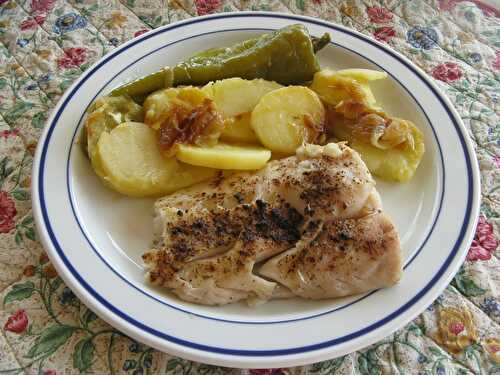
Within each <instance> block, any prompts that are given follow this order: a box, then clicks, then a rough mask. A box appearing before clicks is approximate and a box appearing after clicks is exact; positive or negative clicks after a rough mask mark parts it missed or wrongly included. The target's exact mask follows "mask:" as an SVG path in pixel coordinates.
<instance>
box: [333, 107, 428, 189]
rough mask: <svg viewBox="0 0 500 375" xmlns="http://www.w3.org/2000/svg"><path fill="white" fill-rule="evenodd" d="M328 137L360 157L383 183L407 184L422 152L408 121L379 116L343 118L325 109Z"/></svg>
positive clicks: (419, 139) (420, 140)
mask: <svg viewBox="0 0 500 375" xmlns="http://www.w3.org/2000/svg"><path fill="white" fill-rule="evenodd" d="M328 122H329V124H328V128H329V130H330V132H331V134H332V135H334V136H335V137H336V138H337V139H339V140H341V141H348V142H349V146H351V147H352V148H353V149H355V150H356V151H358V152H359V153H360V154H361V157H362V159H363V161H364V162H365V163H366V165H367V167H368V169H369V170H370V172H372V173H373V174H374V175H376V176H379V177H381V178H383V179H385V180H390V181H399V182H405V181H409V180H410V179H411V178H412V177H413V175H414V174H415V171H416V169H417V167H418V165H419V164H420V161H421V160H422V157H423V155H424V152H425V145H424V137H423V134H422V132H421V131H420V130H419V129H418V128H417V127H416V126H415V125H414V124H413V123H412V122H410V121H407V120H403V119H398V118H394V117H389V116H387V115H386V114H385V113H383V112H378V113H368V114H362V115H360V117H357V118H354V117H353V118H346V117H345V116H342V115H341V114H339V113H332V111H331V110H330V109H329V113H328Z"/></svg>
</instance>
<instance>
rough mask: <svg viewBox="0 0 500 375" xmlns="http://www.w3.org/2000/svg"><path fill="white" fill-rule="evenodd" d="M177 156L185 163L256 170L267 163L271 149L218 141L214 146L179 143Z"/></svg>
mask: <svg viewBox="0 0 500 375" xmlns="http://www.w3.org/2000/svg"><path fill="white" fill-rule="evenodd" d="M177 158H178V159H179V160H180V161H183V162H184V163H188V164H192V165H198V166H203V167H210V168H218V169H237V170H254V169H260V168H262V167H263V166H264V165H266V163H267V161H268V160H269V159H270V158H271V151H269V150H266V149H265V148H262V147H254V146H237V145H228V144H224V143H218V144H216V145H215V146H213V147H197V146H187V145H179V150H178V151H177Z"/></svg>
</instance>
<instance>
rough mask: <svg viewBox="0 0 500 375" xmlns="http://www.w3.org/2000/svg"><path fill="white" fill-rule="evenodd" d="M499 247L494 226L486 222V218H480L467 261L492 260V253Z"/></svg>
mask: <svg viewBox="0 0 500 375" xmlns="http://www.w3.org/2000/svg"><path fill="white" fill-rule="evenodd" d="M497 246H498V243H497V240H496V239H495V236H494V235H493V226H492V225H491V224H490V223H488V222H487V221H486V217H484V216H483V215H481V216H479V222H478V224H477V228H476V235H475V236H474V240H473V241H472V245H471V247H470V249H469V253H468V254H467V260H469V261H472V262H474V261H477V260H488V259H491V253H492V252H494V251H495V250H496V248H497Z"/></svg>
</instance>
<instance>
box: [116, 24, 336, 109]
mask: <svg viewBox="0 0 500 375" xmlns="http://www.w3.org/2000/svg"><path fill="white" fill-rule="evenodd" d="M329 42H330V35H329V34H324V35H323V36H322V37H321V38H319V39H318V38H311V36H310V35H309V33H308V32H307V29H306V28H305V27H304V26H302V25H300V24H297V25H291V26H287V27H284V28H282V29H280V30H277V31H275V32H272V33H269V34H264V35H262V36H260V37H258V38H254V39H249V40H245V41H243V42H241V43H238V44H235V45H233V46H231V47H225V48H224V47H223V48H212V49H209V50H206V51H203V52H201V53H198V54H196V55H194V56H192V57H190V58H188V59H187V60H186V61H183V62H181V63H179V64H178V65H176V66H174V67H172V68H170V67H165V68H163V69H162V70H160V71H158V72H156V73H153V74H150V75H148V76H145V77H142V78H139V79H137V80H135V81H133V82H131V83H128V84H125V85H123V86H120V87H118V88H116V89H115V90H113V91H112V92H111V94H110V95H112V96H117V95H124V94H126V95H130V96H131V97H133V98H134V99H135V100H136V101H138V102H142V100H144V98H145V97H146V96H147V94H149V93H151V92H153V91H155V90H158V89H161V88H164V87H172V86H177V85H203V84H205V83H207V82H210V81H214V80H218V79H224V78H230V77H241V78H246V79H254V78H264V79H267V80H270V81H276V82H278V83H281V84H284V85H289V84H299V83H303V82H306V81H309V80H311V79H312V77H313V75H314V73H315V72H317V71H318V70H319V64H318V61H317V59H316V56H315V52H317V51H319V50H320V49H322V48H323V47H324V46H325V45H326V44H328V43H329Z"/></svg>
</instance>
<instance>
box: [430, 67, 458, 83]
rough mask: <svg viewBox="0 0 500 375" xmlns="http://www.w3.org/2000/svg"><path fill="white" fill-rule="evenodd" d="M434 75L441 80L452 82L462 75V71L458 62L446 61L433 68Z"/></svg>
mask: <svg viewBox="0 0 500 375" xmlns="http://www.w3.org/2000/svg"><path fill="white" fill-rule="evenodd" d="M432 76H433V77H434V78H436V79H439V80H440V81H443V82H447V83H451V82H453V81H456V80H457V79H460V77H462V71H461V70H460V68H459V67H458V65H457V64H455V63H452V62H446V63H444V64H440V65H438V66H436V67H435V68H434V69H433V70H432Z"/></svg>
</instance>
